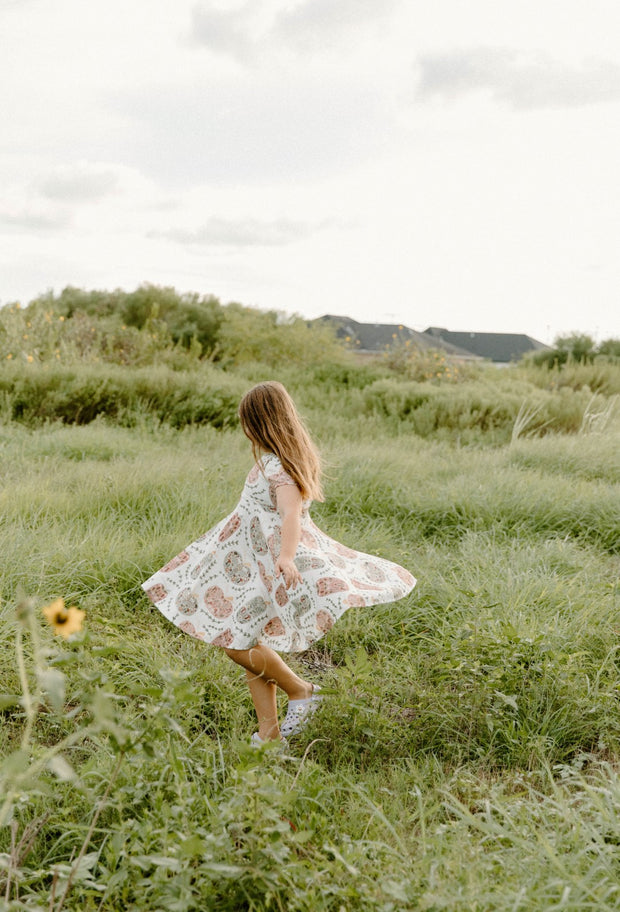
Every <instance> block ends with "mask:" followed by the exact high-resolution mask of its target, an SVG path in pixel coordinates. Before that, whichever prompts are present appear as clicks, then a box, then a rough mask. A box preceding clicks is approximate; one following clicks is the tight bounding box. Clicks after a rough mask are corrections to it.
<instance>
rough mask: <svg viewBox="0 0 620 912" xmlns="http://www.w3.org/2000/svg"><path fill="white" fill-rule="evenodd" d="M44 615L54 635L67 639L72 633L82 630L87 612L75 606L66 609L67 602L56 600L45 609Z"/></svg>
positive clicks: (60, 599)
mask: <svg viewBox="0 0 620 912" xmlns="http://www.w3.org/2000/svg"><path fill="white" fill-rule="evenodd" d="M43 614H44V615H45V619H46V620H47V623H48V624H49V625H50V627H51V628H52V629H53V631H54V633H55V634H56V635H57V636H58V635H60V636H62V637H64V638H65V639H67V638H68V637H70V636H71V634H72V633H78V631H80V630H81V629H82V624H83V623H84V617H85V616H86V612H85V611H82V610H81V609H80V608H76V607H75V606H72V607H71V608H65V600H64V599H62V598H59V599H56V600H55V601H53V602H52V603H51V604H50V605H47V606H46V607H45V608H43Z"/></svg>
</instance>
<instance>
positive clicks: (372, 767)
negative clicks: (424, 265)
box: [0, 358, 620, 912]
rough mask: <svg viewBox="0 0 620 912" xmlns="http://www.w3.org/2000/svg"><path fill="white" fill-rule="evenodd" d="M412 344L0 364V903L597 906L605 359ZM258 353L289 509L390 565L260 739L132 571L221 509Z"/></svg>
mask: <svg viewBox="0 0 620 912" xmlns="http://www.w3.org/2000/svg"><path fill="white" fill-rule="evenodd" d="M433 372H434V374H435V376H434V377H433V378H430V377H429V378H426V379H424V378H423V377H422V378H420V377H419V376H418V379H412V378H411V377H408V376H405V375H403V373H402V372H400V373H399V372H397V371H395V370H394V369H390V368H388V367H386V366H385V364H382V363H377V364H374V365H372V364H371V365H358V364H356V363H354V362H353V361H351V360H347V359H346V358H344V359H343V360H342V362H341V363H325V364H322V365H316V366H306V367H303V368H300V367H299V366H295V365H293V364H290V363H285V362H281V363H280V364H279V365H277V366H275V367H274V365H273V364H271V365H269V366H267V365H265V364H260V363H256V362H255V361H251V360H248V361H247V362H246V363H244V364H237V365H235V366H234V367H233V368H232V369H231V368H227V369H225V370H223V369H221V368H218V366H217V365H216V364H213V363H212V362H206V363H201V364H197V365H194V366H193V367H192V368H191V370H189V369H187V370H186V369H182V370H179V368H178V365H176V366H175V365H167V366H166V365H159V366H152V365H151V366H149V365H146V366H142V367H139V366H138V367H136V366H134V367H127V366H122V365H120V366H119V365H114V364H108V365H101V364H91V363H88V364H86V363H79V362H78V361H75V362H71V363H60V364H52V363H49V364H35V363H25V364H24V363H20V364H19V365H11V364H8V365H6V366H5V368H4V369H3V372H2V376H1V377H0V393H1V395H2V400H1V402H0V416H1V423H0V449H1V452H2V463H1V464H2V473H3V476H4V477H3V482H4V483H3V486H2V493H1V495H0V497H1V521H0V578H1V580H2V583H1V585H2V589H1V594H2V604H1V607H0V611H1V630H0V635H1V636H2V646H3V648H2V651H1V652H0V663H1V668H2V678H1V680H2V686H1V690H2V694H1V695H0V712H1V714H2V728H1V730H0V752H1V754H2V758H3V759H2V761H1V763H0V910H3V912H9V910H10V912H14V910H15V912H16V910H39V909H40V910H44V909H46V910H47V909H49V910H55V912H59V910H60V909H63V908H64V909H71V910H80V912H90V910H105V912H113V910H114V912H116V910H120V909H122V910H124V912H125V910H135V912H138V910H139V912H143V910H164V909H165V910H170V912H186V910H201V912H202V910H211V909H213V910H223V912H236V910H248V912H250V910H251V912H267V910H278V912H284V910H287V912H288V910H292V912H315V910H316V912H349V910H373V912H374V910H377V912H378V910H381V912H397V910H407V909H412V910H414V909H415V910H429V912H439V910H454V912H457V910H458V912H495V910H497V912H500V910H501V912H505V910H514V912H517V910H519V912H533V910H551V909H554V910H555V909H558V910H559V909H562V910H573V912H577V910H579V912H582V910H588V909H592V910H597V912H608V910H616V909H620V776H619V770H620V767H619V761H620V712H619V710H620V665H619V663H620V658H619V653H618V642H619V634H620V621H619V614H618V608H619V607H620V606H619V584H618V566H619V550H620V535H619V530H620V493H619V490H620V489H619V487H618V481H619V480H620V459H619V456H618V453H619V452H620V406H618V402H617V399H616V398H615V397H616V396H617V391H618V389H619V387H620V366H618V365H612V364H606V365H603V366H601V365H600V364H599V365H592V366H585V365H583V366H580V365H574V366H572V367H571V365H568V366H567V367H566V368H565V369H563V370H560V369H558V370H557V371H555V372H554V371H549V370H547V368H534V367H532V366H529V367H514V368H509V369H506V370H504V371H496V370H495V369H484V370H482V369H480V370H478V371H473V372H471V373H467V372H463V374H462V376H460V377H459V376H453V375H452V371H450V372H449V373H447V368H446V369H443V368H442V369H441V370H439V371H433ZM437 374H439V376H437ZM268 375H269V376H278V377H279V378H280V379H282V380H283V382H285V383H287V385H288V386H289V387H290V388H291V390H292V392H293V393H294V395H295V396H296V398H297V401H298V403H299V405H300V407H301V410H302V412H303V413H304V415H305V416H306V418H307V421H308V424H309V426H310V428H311V429H312V431H313V434H314V436H315V437H316V439H317V441H318V442H319V444H320V446H321V449H322V452H323V455H324V459H325V463H326V485H325V487H326V501H325V503H323V504H315V505H314V506H313V511H312V512H313V518H314V520H315V522H317V524H318V525H319V526H321V527H322V528H323V529H324V530H325V531H326V532H328V533H329V534H331V535H333V536H334V537H335V538H337V539H338V540H340V541H342V542H344V543H345V544H348V545H351V546H352V547H355V548H358V549H360V550H365V551H369V552H372V553H375V554H379V555H382V556H384V557H387V558H390V559H393V560H396V561H398V562H399V563H401V564H403V565H404V566H406V567H408V568H409V569H410V570H411V571H412V572H413V573H414V575H415V576H416V577H417V578H418V585H417V587H416V589H415V590H414V592H413V593H412V594H411V595H410V596H409V597H407V598H406V599H403V600H401V601H400V602H398V603H395V604H391V605H385V606H380V607H378V608H373V609H360V608H355V609H351V610H350V611H349V612H348V613H347V614H346V615H345V616H344V618H342V620H341V621H340V622H339V623H338V624H337V625H336V626H335V627H334V629H333V630H332V631H330V632H329V634H328V635H327V636H326V637H325V638H324V639H323V640H321V641H320V643H319V644H317V646H316V647H314V648H313V649H312V650H310V651H309V652H307V653H302V654H299V655H298V656H295V657H293V659H292V664H293V665H294V666H295V667H297V668H299V669H300V670H301V671H302V672H303V673H304V674H305V675H307V676H309V677H311V678H312V679H313V680H315V681H316V682H318V683H321V685H322V686H323V688H324V690H325V691H326V694H327V698H326V699H325V700H324V701H323V703H322V704H321V707H320V709H319V711H318V712H317V713H316V715H315V717H314V718H313V720H312V723H311V725H310V726H309V727H308V729H307V730H306V731H304V733H303V734H302V735H300V736H299V737H297V738H296V739H293V740H291V743H290V745H289V747H288V749H287V750H286V751H285V752H284V753H278V751H277V750H272V749H267V750H265V751H262V752H256V751H253V750H252V749H250V747H249V743H248V742H249V736H250V734H251V732H252V731H253V730H254V722H253V713H252V709H251V704H250V700H249V695H248V693H247V688H246V687H245V684H244V679H243V675H242V674H241V673H240V671H239V669H238V668H237V667H235V666H234V665H233V664H232V663H231V662H230V661H229V660H228V659H227V658H226V657H225V656H224V655H223V654H221V653H220V652H219V651H218V650H217V649H215V648H208V647H205V646H204V645H203V644H201V643H199V642H197V641H196V640H193V639H191V638H190V637H188V636H186V635H185V634H183V633H181V632H179V631H177V630H176V628H174V627H173V626H172V625H171V624H169V622H167V621H166V620H165V619H164V618H163V617H162V616H161V615H160V614H159V612H157V611H156V610H155V609H154V608H153V607H152V606H151V605H150V603H149V602H148V600H147V599H146V597H145V596H144V595H143V593H142V591H141V589H140V583H141V581H142V580H143V579H145V578H146V577H147V576H149V575H150V573H151V572H153V570H154V569H156V568H158V567H160V566H161V565H162V564H163V563H164V562H165V561H167V560H168V559H169V558H170V557H171V556H172V555H174V554H176V553H177V552H178V551H179V550H180V549H181V548H182V546H183V545H185V544H187V543H188V542H189V541H191V540H192V539H194V538H196V537H197V536H198V535H199V534H201V532H203V531H204V530H206V529H207V528H209V527H210V526H212V525H213V524H215V523H216V522H217V521H218V520H219V519H220V518H222V517H223V516H224V515H225V514H226V513H228V512H230V511H231V510H232V509H233V507H234V505H235V503H236V500H237V498H238V495H239V492H240V490H241V487H242V485H243V481H244V478H245V475H246V474H247V472H248V470H249V468H250V467H251V462H252V459H251V454H250V451H249V446H248V444H247V441H246V440H245V438H244V437H243V435H242V433H241V432H240V430H239V428H238V426H237V422H236V417H235V403H236V401H237V399H238V397H239V395H240V394H241V393H242V392H243V391H244V390H245V389H247V388H248V386H249V385H251V384H252V383H253V382H255V381H256V380H257V379H259V378H261V377H265V376H268ZM106 403H107V405H106ZM89 409H90V411H89ZM57 598H64V599H65V601H66V604H67V605H68V606H73V605H75V606H77V607H78V608H80V609H81V610H84V611H85V613H86V614H85V622H84V627H83V630H82V631H81V632H79V633H76V634H75V635H74V636H73V637H71V638H70V639H67V640H64V639H62V638H61V637H58V636H54V631H53V630H52V629H51V628H50V627H49V626H48V625H47V624H46V622H45V619H44V618H43V616H42V614H41V609H42V607H43V606H45V605H46V604H48V603H49V602H51V601H52V600H54V599H57ZM282 709H283V710H284V704H282Z"/></svg>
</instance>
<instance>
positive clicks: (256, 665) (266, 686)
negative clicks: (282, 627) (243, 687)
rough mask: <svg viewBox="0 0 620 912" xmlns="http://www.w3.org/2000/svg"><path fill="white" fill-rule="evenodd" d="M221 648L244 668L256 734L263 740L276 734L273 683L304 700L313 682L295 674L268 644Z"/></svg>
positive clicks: (277, 731) (310, 693)
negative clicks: (252, 707)
mask: <svg viewBox="0 0 620 912" xmlns="http://www.w3.org/2000/svg"><path fill="white" fill-rule="evenodd" d="M224 652H225V653H226V655H228V656H229V657H230V658H231V659H232V660H233V662H236V663H237V665H241V667H242V668H245V670H246V675H247V679H248V684H249V687H250V693H251V695H252V701H253V703H254V707H255V709H256V715H257V716H258V724H259V732H258V734H259V736H260V737H261V738H263V740H265V738H279V737H280V732H279V729H278V723H277V710H276V698H275V697H276V690H275V686H274V685H276V684H277V686H278V687H280V688H281V689H282V690H283V691H284V692H285V693H286V695H287V696H288V698H289V700H304V699H307V698H308V697H310V696H311V695H312V684H310V683H309V682H308V681H304V680H303V679H302V678H300V677H299V675H296V674H295V672H294V671H292V670H291V669H290V668H289V667H288V665H287V664H286V662H284V661H283V659H281V658H280V656H279V655H278V654H277V653H276V652H274V651H273V649H270V648H269V647H268V646H263V645H260V646H252V648H251V649H225V650H224ZM261 726H262V729H261ZM263 732H264V733H265V734H263Z"/></svg>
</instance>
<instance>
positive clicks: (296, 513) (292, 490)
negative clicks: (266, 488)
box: [275, 484, 301, 589]
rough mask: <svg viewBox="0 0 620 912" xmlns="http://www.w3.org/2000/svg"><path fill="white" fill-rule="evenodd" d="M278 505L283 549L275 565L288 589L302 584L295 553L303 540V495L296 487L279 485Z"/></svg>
mask: <svg viewBox="0 0 620 912" xmlns="http://www.w3.org/2000/svg"><path fill="white" fill-rule="evenodd" d="M276 504H277V507H278V513H279V514H280V517H281V519H282V547H281V548H280V556H279V558H278V560H277V561H276V563H275V568H276V576H283V577H284V585H285V586H286V588H287V589H290V587H291V586H292V587H293V589H294V588H295V586H296V585H297V583H300V582H301V574H300V572H299V570H298V569H297V567H296V566H295V563H294V558H295V552H296V551H297V545H298V544H299V539H300V538H301V493H300V491H299V488H298V487H297V486H296V485H290V484H287V485H278V487H277V488H276Z"/></svg>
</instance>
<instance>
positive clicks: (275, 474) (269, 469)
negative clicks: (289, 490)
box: [265, 456, 297, 489]
mask: <svg viewBox="0 0 620 912" xmlns="http://www.w3.org/2000/svg"><path fill="white" fill-rule="evenodd" d="M265 475H266V477H267V481H268V482H269V487H270V488H272V489H275V488H279V487H280V486H281V485H294V486H295V487H297V482H295V481H294V480H293V479H292V478H291V476H290V475H289V474H288V472H285V470H284V469H283V467H282V463H281V462H280V460H279V459H278V457H277V456H273V457H272V458H270V459H269V461H268V462H267V465H266V466H265Z"/></svg>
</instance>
